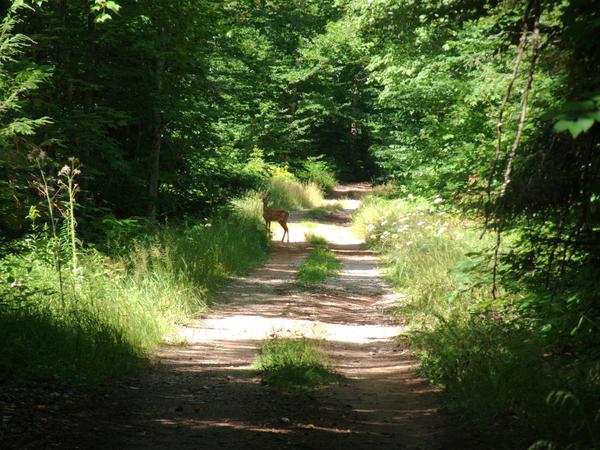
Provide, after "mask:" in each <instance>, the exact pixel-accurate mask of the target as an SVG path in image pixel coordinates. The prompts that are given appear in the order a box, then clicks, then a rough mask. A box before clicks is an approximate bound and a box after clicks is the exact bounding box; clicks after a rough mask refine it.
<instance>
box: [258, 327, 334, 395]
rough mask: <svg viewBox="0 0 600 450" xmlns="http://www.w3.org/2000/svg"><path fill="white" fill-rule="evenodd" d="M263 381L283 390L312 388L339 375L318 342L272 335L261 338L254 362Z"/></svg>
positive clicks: (330, 381)
mask: <svg viewBox="0 0 600 450" xmlns="http://www.w3.org/2000/svg"><path fill="white" fill-rule="evenodd" d="M254 365H255V367H256V368H257V369H259V370H260V371H261V372H262V374H261V376H262V381H263V383H265V384H268V385H271V386H275V387H278V388H283V389H299V388H306V387H315V386H319V385H323V384H328V383H332V382H336V381H341V380H342V379H343V377H342V376H341V375H339V374H337V373H336V372H335V371H334V370H333V369H332V368H331V366H330V365H329V363H328V359H327V356H326V355H325V353H324V352H323V350H322V348H321V344H320V342H319V341H316V340H311V339H307V338H304V337H303V338H300V339H290V338H280V337H273V338H271V339H268V340H265V341H264V342H263V343H262V345H261V346H260V348H259V350H258V357H257V359H256V362H255V363H254Z"/></svg>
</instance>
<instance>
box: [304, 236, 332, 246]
mask: <svg viewBox="0 0 600 450" xmlns="http://www.w3.org/2000/svg"><path fill="white" fill-rule="evenodd" d="M304 238H305V239H306V242H308V243H309V244H310V245H313V246H315V247H325V246H326V245H327V244H329V241H328V240H327V239H325V238H324V237H323V236H320V235H318V234H315V233H306V234H305V235H304Z"/></svg>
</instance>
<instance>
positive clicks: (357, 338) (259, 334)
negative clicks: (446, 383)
mask: <svg viewBox="0 0 600 450" xmlns="http://www.w3.org/2000/svg"><path fill="white" fill-rule="evenodd" d="M202 325H203V326H202V328H197V327H194V328H181V329H180V330H179V335H180V336H181V338H183V339H185V340H186V341H187V342H190V343H200V342H210V341H236V340H257V341H258V340H262V339H267V338H269V337H270V336H273V335H282V334H283V335H286V336H296V337H302V336H304V337H307V338H310V339H322V340H326V341H335V342H346V343H353V344H368V343H371V342H373V341H380V340H383V339H392V338H394V337H395V336H397V335H398V334H400V333H401V332H402V331H403V329H402V327H399V326H383V325H346V324H337V323H335V324H334V323H326V322H321V321H312V320H304V319H287V318H276V317H275V318H274V317H262V316H257V315H234V316H229V317H225V318H219V319H206V320H204V321H203V323H202Z"/></svg>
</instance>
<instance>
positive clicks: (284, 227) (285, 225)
mask: <svg viewBox="0 0 600 450" xmlns="http://www.w3.org/2000/svg"><path fill="white" fill-rule="evenodd" d="M279 225H281V228H283V236H282V237H281V242H283V240H284V239H285V235H286V234H287V241H288V242H290V230H289V229H288V227H287V224H286V223H285V222H284V221H283V220H280V221H279Z"/></svg>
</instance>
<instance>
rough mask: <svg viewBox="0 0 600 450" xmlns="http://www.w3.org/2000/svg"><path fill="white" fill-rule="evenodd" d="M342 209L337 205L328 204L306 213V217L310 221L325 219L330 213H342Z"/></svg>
mask: <svg viewBox="0 0 600 450" xmlns="http://www.w3.org/2000/svg"><path fill="white" fill-rule="evenodd" d="M343 209H344V207H343V206H342V205H340V204H339V203H330V204H328V205H324V206H319V207H318V208H313V209H310V210H308V211H306V213H305V214H306V217H309V218H311V219H322V218H325V217H327V216H328V215H329V214H331V213H335V212H339V211H342V210H343Z"/></svg>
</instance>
